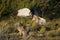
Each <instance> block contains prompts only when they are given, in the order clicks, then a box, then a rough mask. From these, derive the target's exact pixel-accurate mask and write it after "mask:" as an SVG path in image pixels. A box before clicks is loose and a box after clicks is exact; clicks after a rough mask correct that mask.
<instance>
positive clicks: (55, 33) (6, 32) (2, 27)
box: [0, 16, 60, 40]
mask: <svg viewBox="0 0 60 40" xmlns="http://www.w3.org/2000/svg"><path fill="white" fill-rule="evenodd" d="M47 21H48V20H47ZM16 22H20V23H22V24H23V25H24V26H25V27H26V28H27V27H29V29H30V27H32V29H33V30H34V32H35V33H34V32H32V33H31V34H34V36H33V35H31V36H30V37H29V39H28V40H60V38H59V37H60V19H54V20H52V21H50V20H49V21H48V22H47V26H46V27H45V28H40V29H39V31H36V29H37V28H39V26H38V25H37V24H35V23H32V20H31V18H23V17H15V18H14V17H12V16H11V17H10V18H9V19H5V20H1V21H0V39H1V40H20V39H22V38H21V37H20V35H19V32H18V31H17V29H16V27H15V25H14V24H15V23H16ZM27 24H29V25H27ZM29 29H27V30H29ZM40 33H42V34H43V37H40V36H37V34H40ZM28 36H29V35H28Z"/></svg>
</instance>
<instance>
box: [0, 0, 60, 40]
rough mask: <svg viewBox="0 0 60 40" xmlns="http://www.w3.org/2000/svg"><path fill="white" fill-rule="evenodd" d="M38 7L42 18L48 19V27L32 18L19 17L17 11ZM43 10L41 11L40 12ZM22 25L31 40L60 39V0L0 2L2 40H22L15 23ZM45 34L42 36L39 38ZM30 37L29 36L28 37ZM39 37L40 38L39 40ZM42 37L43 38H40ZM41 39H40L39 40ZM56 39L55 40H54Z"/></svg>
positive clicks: (11, 0) (0, 32)
mask: <svg viewBox="0 0 60 40" xmlns="http://www.w3.org/2000/svg"><path fill="white" fill-rule="evenodd" d="M24 7H27V8H29V9H31V8H32V7H36V8H37V9H38V10H39V12H40V16H41V17H43V18H46V20H47V25H46V27H41V26H39V25H38V24H36V23H34V22H33V21H32V20H31V17H26V18H24V17H17V16H16V14H17V10H18V9H20V8H24ZM40 10H41V11H40ZM16 22H19V23H22V24H23V25H24V27H25V29H26V30H27V31H29V32H31V33H30V34H33V35H31V36H30V37H29V40H44V37H46V38H45V39H47V40H49V39H50V40H54V39H55V37H57V40H59V39H58V38H59V37H60V1H59V0H0V39H1V40H20V39H21V37H20V35H19V32H18V31H17V29H16V27H15V25H14V24H15V23H16ZM40 34H43V35H42V36H38V35H40ZM28 36H29V35H28ZM37 37H38V38H37ZM40 37H42V38H40ZM39 38H40V39H39ZM52 38H54V39H52Z"/></svg>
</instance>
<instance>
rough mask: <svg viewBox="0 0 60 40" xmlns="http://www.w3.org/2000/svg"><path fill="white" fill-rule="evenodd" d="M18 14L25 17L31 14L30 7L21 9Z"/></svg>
mask: <svg viewBox="0 0 60 40" xmlns="http://www.w3.org/2000/svg"><path fill="white" fill-rule="evenodd" d="M17 16H23V17H25V16H30V9H28V8H23V9H19V10H18V14H17Z"/></svg>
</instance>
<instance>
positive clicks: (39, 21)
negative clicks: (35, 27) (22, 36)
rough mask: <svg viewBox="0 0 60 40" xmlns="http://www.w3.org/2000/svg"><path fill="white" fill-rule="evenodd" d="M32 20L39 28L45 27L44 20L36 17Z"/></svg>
mask: <svg viewBox="0 0 60 40" xmlns="http://www.w3.org/2000/svg"><path fill="white" fill-rule="evenodd" d="M32 20H33V21H35V22H36V23H37V24H39V25H40V26H45V25H46V20H45V19H44V18H41V17H38V16H36V15H34V16H33V19H32Z"/></svg>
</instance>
